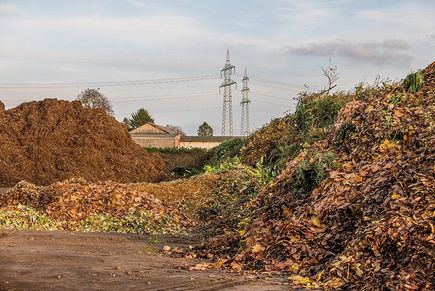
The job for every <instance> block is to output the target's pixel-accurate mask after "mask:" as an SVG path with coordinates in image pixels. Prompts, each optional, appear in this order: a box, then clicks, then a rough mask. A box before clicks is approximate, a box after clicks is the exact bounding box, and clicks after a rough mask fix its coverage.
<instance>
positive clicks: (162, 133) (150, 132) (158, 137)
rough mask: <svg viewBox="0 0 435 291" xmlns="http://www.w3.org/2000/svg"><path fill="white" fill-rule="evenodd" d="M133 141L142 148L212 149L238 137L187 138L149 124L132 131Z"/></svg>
mask: <svg viewBox="0 0 435 291" xmlns="http://www.w3.org/2000/svg"><path fill="white" fill-rule="evenodd" d="M130 135H131V137H132V139H133V140H134V141H135V142H136V143H137V144H138V145H140V146H141V147H153V148H180V147H185V148H204V149H210V148H213V147H215V146H218V145H219V144H221V143H223V142H224V141H226V140H231V139H235V138H237V137H236V136H185V135H181V134H180V133H179V132H177V130H175V129H173V128H169V127H167V126H163V125H158V124H155V123H147V124H145V125H142V126H140V127H138V128H136V129H134V130H132V131H130Z"/></svg>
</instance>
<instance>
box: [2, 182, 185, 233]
mask: <svg viewBox="0 0 435 291" xmlns="http://www.w3.org/2000/svg"><path fill="white" fill-rule="evenodd" d="M18 205H24V206H28V207H31V208H33V209H36V210H38V211H42V212H43V213H45V214H47V215H48V217H49V218H51V219H53V220H55V221H60V222H62V224H63V227H64V229H67V230H74V229H75V227H76V226H77V225H78V223H80V222H81V221H84V220H86V219H87V218H90V217H92V216H95V215H104V216H110V217H111V218H114V219H118V218H122V217H125V216H126V215H129V214H132V213H135V212H146V213H147V215H149V216H152V219H155V220H156V221H158V220H159V219H167V218H169V217H170V219H171V222H172V221H173V222H175V223H176V224H179V225H180V226H181V227H188V226H190V225H191V221H190V220H189V219H187V218H186V217H185V216H184V215H182V214H181V213H180V212H179V211H178V210H177V209H174V208H172V207H170V206H168V205H167V204H165V203H164V202H162V201H161V200H160V199H157V198H155V197H154V196H153V195H151V194H149V193H147V192H144V191H139V190H137V189H134V188H133V187H132V186H131V185H128V184H120V183H115V182H111V181H105V182H97V183H89V182H86V181H85V180H84V179H81V178H80V179H75V178H73V179H69V180H66V181H63V182H57V183H54V184H51V185H49V186H45V187H43V186H35V185H33V184H31V183H27V182H20V183H18V184H17V185H16V186H15V187H13V188H11V189H10V190H9V191H8V192H6V193H5V194H2V195H0V208H2V207H11V206H18Z"/></svg>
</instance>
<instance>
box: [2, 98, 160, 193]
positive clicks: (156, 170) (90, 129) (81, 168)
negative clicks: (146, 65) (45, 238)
mask: <svg viewBox="0 0 435 291" xmlns="http://www.w3.org/2000/svg"><path fill="white" fill-rule="evenodd" d="M3 107H4V106H3V105H1V104H0V153H1V154H0V186H13V185H14V184H15V183H17V182H19V181H21V180H26V181H30V182H32V183H35V184H38V185H47V184H50V183H54V182H58V181H62V180H65V179H68V178H71V177H83V178H85V179H87V180H89V181H100V180H114V181H118V182H144V181H147V182H152V181H158V180H161V179H162V178H164V177H165V176H166V171H167V170H166V165H165V163H164V161H163V160H162V159H161V158H160V157H158V156H157V155H154V154H148V153H146V152H144V150H143V149H142V148H140V147H139V146H138V145H137V144H136V143H135V142H134V141H133V140H132V139H131V138H130V136H129V134H128V132H127V130H126V128H125V127H124V126H123V125H122V124H121V123H119V122H117V121H116V120H115V118H113V117H111V116H108V115H107V114H106V113H105V112H104V111H103V110H102V109H89V108H84V107H83V106H82V105H81V103H80V102H78V101H74V102H69V101H62V100H56V99H45V100H43V101H38V102H36V101H34V102H27V103H23V104H21V105H19V106H18V107H15V108H12V109H9V110H4V109H3Z"/></svg>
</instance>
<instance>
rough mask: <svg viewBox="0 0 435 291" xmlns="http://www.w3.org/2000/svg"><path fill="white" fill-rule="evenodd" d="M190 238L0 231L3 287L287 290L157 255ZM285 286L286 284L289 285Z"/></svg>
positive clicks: (276, 282)
mask: <svg viewBox="0 0 435 291" xmlns="http://www.w3.org/2000/svg"><path fill="white" fill-rule="evenodd" d="M192 243H194V241H193V240H192V239H190V238H175V237H168V236H165V237H152V236H145V235H131V234H115V233H71V232H35V231H5V230H3V231H0V290H60V289H64V290H121V289H122V290H285V289H288V286H285V285H283V284H282V282H281V280H279V279H273V280H266V279H258V278H256V277H255V276H253V275H246V274H244V275H241V274H235V273H225V272H223V271H216V270H205V271H188V270H187V269H186V268H185V266H187V265H194V264H195V260H192V259H181V258H171V257H167V256H163V255H159V254H157V250H159V249H160V248H161V247H162V246H163V245H169V246H172V247H174V246H183V245H184V246H185V245H189V244H192ZM286 287H287V288H286Z"/></svg>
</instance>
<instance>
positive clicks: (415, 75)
mask: <svg viewBox="0 0 435 291" xmlns="http://www.w3.org/2000/svg"><path fill="white" fill-rule="evenodd" d="M423 84H424V76H423V73H421V72H420V71H418V72H412V73H411V74H409V75H408V76H406V78H405V80H403V87H404V88H405V90H406V91H408V92H411V93H416V92H418V91H419V90H420V88H421V87H422V86H423Z"/></svg>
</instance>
